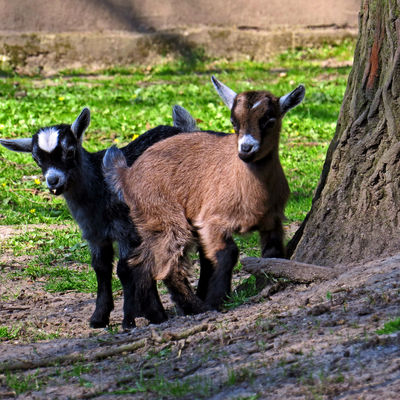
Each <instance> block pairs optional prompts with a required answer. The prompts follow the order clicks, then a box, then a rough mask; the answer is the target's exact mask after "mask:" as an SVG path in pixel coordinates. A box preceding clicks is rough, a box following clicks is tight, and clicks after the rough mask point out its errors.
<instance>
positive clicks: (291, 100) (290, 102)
mask: <svg viewBox="0 0 400 400" xmlns="http://www.w3.org/2000/svg"><path fill="white" fill-rule="evenodd" d="M305 93H306V88H305V87H304V86H303V85H299V86H297V88H296V89H294V90H293V91H291V92H290V93H288V94H286V95H285V96H282V97H281V98H280V99H279V106H280V108H281V114H282V115H284V114H286V113H287V112H288V111H289V110H290V109H292V108H293V107H296V106H298V105H299V104H300V103H301V102H302V101H303V99H304V95H305Z"/></svg>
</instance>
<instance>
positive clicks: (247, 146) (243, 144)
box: [238, 133, 260, 153]
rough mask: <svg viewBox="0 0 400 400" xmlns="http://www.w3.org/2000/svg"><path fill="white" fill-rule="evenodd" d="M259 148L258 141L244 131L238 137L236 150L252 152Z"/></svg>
mask: <svg viewBox="0 0 400 400" xmlns="http://www.w3.org/2000/svg"><path fill="white" fill-rule="evenodd" d="M259 148H260V142H259V141H258V140H256V139H254V137H253V136H251V135H250V134H248V133H246V134H245V135H243V136H242V137H241V138H240V139H239V143H238V151H239V152H240V153H253V152H255V151H257V150H258V149H259Z"/></svg>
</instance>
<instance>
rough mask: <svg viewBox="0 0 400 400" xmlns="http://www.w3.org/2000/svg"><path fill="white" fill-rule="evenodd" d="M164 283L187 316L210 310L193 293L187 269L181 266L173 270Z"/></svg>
mask: <svg viewBox="0 0 400 400" xmlns="http://www.w3.org/2000/svg"><path fill="white" fill-rule="evenodd" d="M183 264H184V263H183ZM164 283H165V285H166V286H167V288H168V290H169V292H170V294H171V297H172V300H173V301H174V303H175V304H176V305H177V306H178V308H179V309H180V310H182V312H183V313H184V314H185V315H192V314H199V313H202V312H206V311H208V310H209V308H208V307H207V306H206V304H205V303H204V302H203V301H202V300H201V299H199V298H198V297H197V296H196V295H195V294H194V293H193V290H192V288H191V286H190V283H189V280H188V279H187V276H186V271H185V268H182V267H181V266H180V265H179V266H176V267H174V268H173V269H171V271H170V273H169V275H168V276H167V278H166V279H164Z"/></svg>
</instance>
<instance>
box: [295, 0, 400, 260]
mask: <svg viewBox="0 0 400 400" xmlns="http://www.w3.org/2000/svg"><path fill="white" fill-rule="evenodd" d="M399 17H400V1H396V0H362V1H361V11H360V16H359V36H358V42H357V46H356V50H355V55H354V64H353V68H352V71H351V73H350V76H349V80H348V83H347V89H346V93H345V96H344V100H343V103H342V107H341V111H340V114H339V119H338V123H337V128H336V133H335V136H334V138H333V140H332V142H331V144H330V146H329V149H328V153H327V157H326V160H325V164H324V167H323V171H322V174H321V177H320V181H319V184H318V187H317V190H316V193H315V195H314V199H313V203H312V207H311V210H310V212H309V213H308V215H307V217H306V219H305V220H304V222H303V224H302V225H301V227H300V228H299V230H298V231H297V232H296V234H295V236H294V237H293V239H292V240H291V241H290V242H289V244H288V254H289V256H291V257H292V258H293V259H295V260H297V261H302V262H307V263H312V264H318V265H326V266H331V265H336V264H349V263H351V262H354V261H361V260H366V259H373V258H377V257H381V256H386V255H390V254H393V253H395V252H399V251H400V235H399V233H400V229H399V212H400V190H399V183H400V176H399V175H400V140H399V139H400V130H399V126H400V97H399V95H400V63H399V59H400V47H399V46H400V19H399Z"/></svg>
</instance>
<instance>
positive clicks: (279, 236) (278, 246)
mask: <svg viewBox="0 0 400 400" xmlns="http://www.w3.org/2000/svg"><path fill="white" fill-rule="evenodd" d="M283 236H284V235H283V227H282V222H281V221H280V220H276V222H275V229H273V230H268V231H262V230H260V241H261V256H262V257H263V258H285V246H284V244H283Z"/></svg>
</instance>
